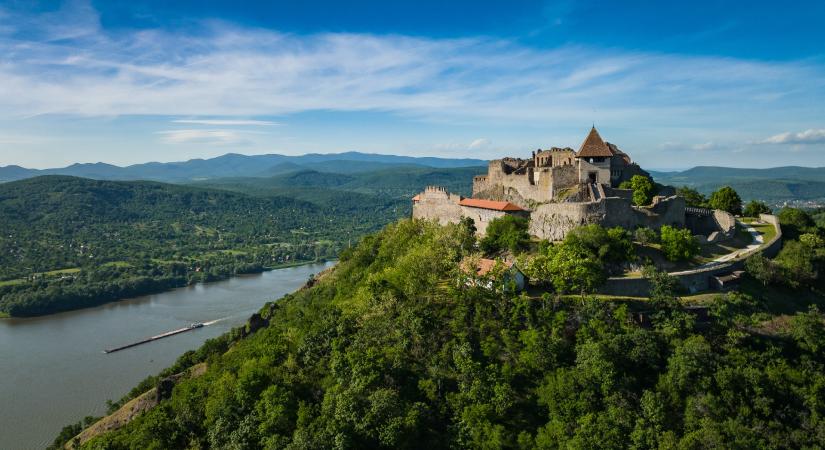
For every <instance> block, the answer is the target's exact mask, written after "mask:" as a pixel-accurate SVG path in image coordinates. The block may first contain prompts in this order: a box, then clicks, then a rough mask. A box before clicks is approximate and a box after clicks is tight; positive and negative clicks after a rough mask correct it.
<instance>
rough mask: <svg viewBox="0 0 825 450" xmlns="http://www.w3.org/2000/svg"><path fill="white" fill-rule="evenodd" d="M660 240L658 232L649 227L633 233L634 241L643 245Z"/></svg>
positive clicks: (638, 229)
mask: <svg viewBox="0 0 825 450" xmlns="http://www.w3.org/2000/svg"><path fill="white" fill-rule="evenodd" d="M658 238H659V236H657V235H656V231H655V230H652V229H650V228H647V227H639V228H637V229H636V231H634V232H633V239H635V240H636V242H638V243H640V244H642V245H647V244H652V243H654V242H656V240H657V239H658Z"/></svg>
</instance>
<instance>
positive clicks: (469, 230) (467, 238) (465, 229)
mask: <svg viewBox="0 0 825 450" xmlns="http://www.w3.org/2000/svg"><path fill="white" fill-rule="evenodd" d="M476 231H477V230H476V222H475V221H474V220H473V218H472V217H462V218H461V248H462V250H464V253H470V252H472V251H473V247H475V245H476Z"/></svg>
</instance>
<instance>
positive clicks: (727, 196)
mask: <svg viewBox="0 0 825 450" xmlns="http://www.w3.org/2000/svg"><path fill="white" fill-rule="evenodd" d="M708 203H709V204H710V207H711V208H713V209H721V210H722V211H727V212H729V213H731V214H733V215H737V216H738V215H740V214H742V199H741V198H740V197H739V194H737V193H736V191H734V190H733V188H732V187H730V186H725V187H723V188H720V189H719V190H717V191H715V192H714V193H712V194H710V200H708Z"/></svg>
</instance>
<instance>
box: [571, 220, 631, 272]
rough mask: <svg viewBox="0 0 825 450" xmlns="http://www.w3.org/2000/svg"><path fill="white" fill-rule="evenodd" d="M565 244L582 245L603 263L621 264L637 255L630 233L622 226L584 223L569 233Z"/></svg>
mask: <svg viewBox="0 0 825 450" xmlns="http://www.w3.org/2000/svg"><path fill="white" fill-rule="evenodd" d="M564 245H581V246H582V247H584V248H585V249H586V250H587V251H589V252H590V253H591V255H593V257H594V258H596V259H598V261H599V262H601V263H602V264H621V263H623V262H626V261H631V260H633V259H634V258H635V256H636V255H635V253H634V249H633V243H632V242H631V240H630V233H628V232H627V230H625V229H624V228H622V227H614V228H604V227H603V226H601V225H598V224H590V225H584V226H581V227H578V228H575V229H573V230H572V231H571V232H570V233H568V234H567V236H566V237H565V238H564Z"/></svg>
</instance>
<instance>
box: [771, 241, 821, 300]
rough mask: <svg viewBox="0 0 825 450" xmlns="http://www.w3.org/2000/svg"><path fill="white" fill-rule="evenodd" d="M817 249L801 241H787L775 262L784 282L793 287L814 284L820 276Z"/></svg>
mask: <svg viewBox="0 0 825 450" xmlns="http://www.w3.org/2000/svg"><path fill="white" fill-rule="evenodd" d="M817 260H818V258H817V255H816V253H815V249H814V248H812V247H810V246H808V245H805V244H804V243H802V242H800V241H787V242H785V243H784V245H783V246H782V250H781V251H780V252H779V254H778V255H777V256H776V259H775V260H774V262H775V263H776V265H777V266H778V267H779V270H780V271H781V273H782V279H783V281H784V282H785V283H786V284H788V285H789V286H791V287H794V288H796V287H799V286H801V285H806V284H808V285H809V284H812V283H813V282H814V281H815V280H816V278H817V275H818V270H817V268H818V267H817V266H818V261H817Z"/></svg>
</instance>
